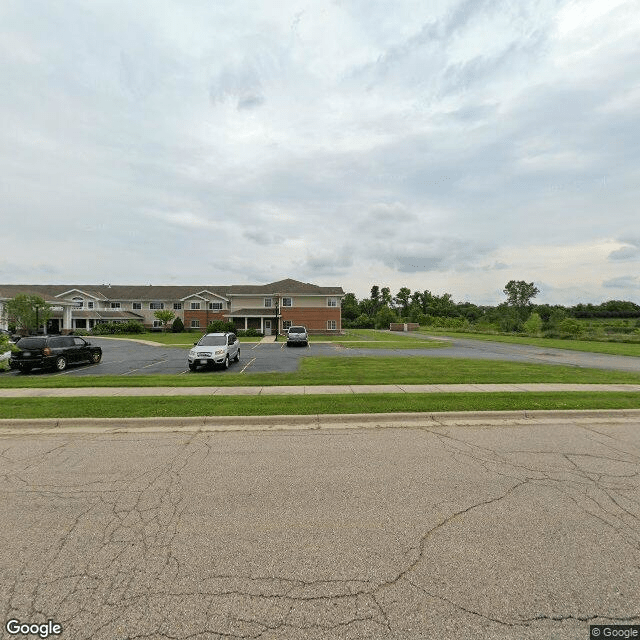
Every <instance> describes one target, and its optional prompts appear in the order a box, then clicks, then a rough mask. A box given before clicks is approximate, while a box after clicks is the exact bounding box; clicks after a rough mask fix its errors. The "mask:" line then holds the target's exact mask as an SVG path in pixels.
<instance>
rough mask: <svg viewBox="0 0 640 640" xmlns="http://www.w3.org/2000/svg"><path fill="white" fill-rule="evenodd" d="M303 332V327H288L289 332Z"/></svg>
mask: <svg viewBox="0 0 640 640" xmlns="http://www.w3.org/2000/svg"><path fill="white" fill-rule="evenodd" d="M304 332H305V328H304V327H291V328H290V329H289V333H304Z"/></svg>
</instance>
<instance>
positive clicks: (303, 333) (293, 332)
mask: <svg viewBox="0 0 640 640" xmlns="http://www.w3.org/2000/svg"><path fill="white" fill-rule="evenodd" d="M292 344H303V345H304V346H305V347H306V346H307V345H308V344H309V334H308V333H307V328H306V327H302V326H297V327H289V329H288V331H287V347H290V346H291V345H292Z"/></svg>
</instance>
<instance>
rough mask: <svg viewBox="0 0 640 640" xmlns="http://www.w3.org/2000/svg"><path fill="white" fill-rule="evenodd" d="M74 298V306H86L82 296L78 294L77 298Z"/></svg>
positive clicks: (77, 307)
mask: <svg viewBox="0 0 640 640" xmlns="http://www.w3.org/2000/svg"><path fill="white" fill-rule="evenodd" d="M72 300H73V306H74V307H75V308H76V309H82V307H84V300H83V299H82V298H80V297H79V296H76V297H75V298H72Z"/></svg>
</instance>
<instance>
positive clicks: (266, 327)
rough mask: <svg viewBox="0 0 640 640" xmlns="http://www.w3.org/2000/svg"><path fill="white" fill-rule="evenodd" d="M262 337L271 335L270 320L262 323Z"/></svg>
mask: <svg viewBox="0 0 640 640" xmlns="http://www.w3.org/2000/svg"><path fill="white" fill-rule="evenodd" d="M264 335H265V336H270V335H271V320H265V321H264Z"/></svg>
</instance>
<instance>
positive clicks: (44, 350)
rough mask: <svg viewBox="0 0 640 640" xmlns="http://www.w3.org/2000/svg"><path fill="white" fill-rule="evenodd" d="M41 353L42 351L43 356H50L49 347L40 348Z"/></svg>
mask: <svg viewBox="0 0 640 640" xmlns="http://www.w3.org/2000/svg"><path fill="white" fill-rule="evenodd" d="M42 353H43V354H44V355H45V356H50V355H51V349H49V347H45V348H44V349H43V350H42Z"/></svg>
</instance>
